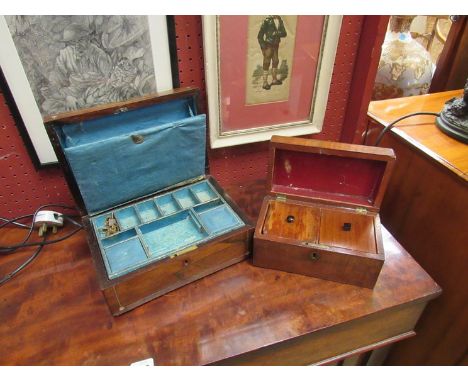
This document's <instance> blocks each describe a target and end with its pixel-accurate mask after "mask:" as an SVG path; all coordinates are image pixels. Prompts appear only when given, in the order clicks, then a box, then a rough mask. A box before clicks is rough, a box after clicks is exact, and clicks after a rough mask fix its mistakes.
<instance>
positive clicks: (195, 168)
mask: <svg viewBox="0 0 468 382" xmlns="http://www.w3.org/2000/svg"><path fill="white" fill-rule="evenodd" d="M158 106H159V105H158ZM151 109H152V108H151ZM130 113H131V112H128V113H123V114H130ZM145 115H146V114H145ZM123 116H124V115H122V114H121V115H119V117H123ZM113 117H117V116H110V117H109V119H111V118H113ZM102 119H103V118H101V119H100V120H102ZM160 119H163V118H162V117H161V118H156V119H155V120H153V121H151V122H152V123H149V122H150V121H148V123H147V124H145V126H150V125H151V126H150V127H147V128H146V129H143V130H141V129H140V127H141V126H139V125H138V124H137V123H136V122H135V121H133V120H132V121H130V122H131V123H136V124H135V125H133V126H131V124H122V125H120V127H118V128H116V129H115V130H114V128H115V126H114V125H112V123H109V124H106V125H105V126H103V125H99V126H98V127H96V131H95V132H94V133H92V134H87V135H83V136H81V135H80V133H79V132H77V130H74V131H73V134H72V130H69V128H70V127H72V126H73V125H69V126H64V128H63V133H64V135H65V136H66V137H67V138H65V140H67V139H68V140H69V139H71V138H70V137H72V138H73V139H72V140H73V143H74V144H73V145H72V146H70V145H69V144H67V146H68V147H65V149H64V151H65V155H66V157H67V160H68V162H69V164H70V167H71V169H72V171H73V173H74V176H75V179H76V181H77V183H78V186H79V188H80V191H81V195H82V197H83V200H84V203H85V205H86V208H87V210H88V213H95V212H98V211H102V210H104V209H107V208H110V207H112V206H115V205H118V204H121V203H124V202H126V201H128V200H132V199H135V198H139V197H142V196H144V195H148V194H150V193H154V192H156V191H158V190H161V189H164V188H166V187H169V186H171V185H173V184H177V183H180V182H183V181H185V180H188V179H193V178H195V177H198V176H201V175H203V174H204V173H205V140H206V138H205V130H206V117H205V115H203V114H200V115H198V116H195V117H190V118H185V119H182V120H178V121H175V122H174V121H173V122H171V123H166V124H163V125H160V124H158V123H159V120H160ZM91 122H94V121H91ZM137 126H138V127H137ZM122 129H123V130H122ZM91 130H93V129H90V131H91ZM124 130H125V131H126V133H122V132H123V131H124ZM135 132H137V133H138V134H139V135H142V136H143V137H144V141H143V142H142V143H139V144H136V143H134V142H133V140H132V138H131V135H132V134H135ZM114 133H115V134H116V135H114ZM121 133H122V134H121ZM104 138H105V139H104ZM88 140H89V141H88ZM85 141H88V142H87V143H83V142H85ZM78 142H80V144H78ZM62 144H64V142H62Z"/></svg>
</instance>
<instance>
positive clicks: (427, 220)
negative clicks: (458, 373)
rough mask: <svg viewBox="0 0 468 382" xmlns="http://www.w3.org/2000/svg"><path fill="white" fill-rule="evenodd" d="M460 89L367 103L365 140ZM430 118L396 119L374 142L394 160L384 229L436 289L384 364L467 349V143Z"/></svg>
mask: <svg viewBox="0 0 468 382" xmlns="http://www.w3.org/2000/svg"><path fill="white" fill-rule="evenodd" d="M461 94H462V91H461V90H457V91H450V92H444V93H435V94H428V95H424V96H415V97H407V98H399V99H392V100H385V101H374V102H371V103H370V105H369V111H368V117H369V125H368V135H367V144H373V143H374V142H375V138H376V135H377V132H378V131H380V130H381V129H382V128H383V126H387V125H388V124H389V123H390V122H391V121H393V120H395V119H397V118H398V117H401V116H403V115H406V114H409V113H413V112H418V111H431V112H439V111H440V110H441V109H442V107H443V105H444V103H445V102H446V101H447V100H448V99H450V98H452V97H455V96H460V95H461ZM434 120H435V117H433V116H416V117H411V118H409V119H405V120H403V121H401V122H399V123H398V124H397V125H396V127H395V128H393V129H392V131H391V132H388V133H387V134H386V136H385V138H384V140H383V141H382V143H381V146H383V147H392V148H393V149H394V151H395V154H396V157H397V160H396V164H395V169H394V173H393V176H392V179H391V181H390V184H389V186H388V189H387V193H386V196H385V198H384V201H383V204H382V208H381V219H382V222H383V224H384V225H385V227H386V228H387V229H388V230H389V231H390V232H391V233H392V234H393V235H394V237H395V238H396V239H397V240H398V241H399V242H400V243H401V244H402V245H403V247H405V248H406V249H407V250H408V251H409V252H410V253H411V255H412V256H413V257H414V258H415V259H416V261H418V262H419V263H420V264H421V265H422V267H423V268H424V269H425V270H426V271H427V272H428V273H429V274H430V275H431V276H432V277H433V278H434V279H435V281H436V282H437V283H438V284H439V285H440V286H441V287H442V289H443V294H442V296H441V297H440V298H438V299H437V300H435V301H433V302H431V303H430V304H429V306H428V308H427V309H426V311H425V312H424V314H423V316H422V317H421V320H420V321H419V323H418V325H417V326H416V331H417V332H418V336H416V337H414V338H412V339H409V340H408V341H404V342H401V343H399V344H397V345H395V346H394V347H393V348H392V351H391V352H390V354H389V356H388V358H387V360H386V364H388V365H457V364H464V363H466V354H467V349H468V337H467V335H466V332H467V330H468V310H467V309H468V305H467V301H468V287H467V280H468V230H467V223H468V187H467V186H468V182H467V180H468V145H466V144H463V143H461V142H458V141H456V140H455V139H453V138H451V137H449V136H447V135H445V134H444V133H442V132H441V131H440V130H439V129H438V128H437V127H436V126H435V124H434Z"/></svg>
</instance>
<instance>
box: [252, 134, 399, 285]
mask: <svg viewBox="0 0 468 382" xmlns="http://www.w3.org/2000/svg"><path fill="white" fill-rule="evenodd" d="M394 161H395V155H394V153H393V151H392V150H391V149H384V148H378V147H368V146H359V145H351V144H345V143H333V142H322V141H317V140H311V139H303V138H287V137H276V136H274V137H273V138H272V140H271V143H270V164H269V190H270V191H269V195H268V196H267V197H266V198H265V199H264V201H263V205H262V209H261V211H260V217H259V219H258V223H257V227H256V230H255V235H254V251H253V254H254V255H253V264H254V265H257V266H259V267H264V268H272V269H279V270H283V271H287V272H293V273H299V274H303V275H307V276H313V277H318V278H321V279H326V280H332V281H337V282H341V283H346V284H353V285H357V286H361V287H366V288H373V287H374V285H375V283H376V281H377V277H378V276H379V272H380V270H381V268H382V265H383V263H384V259H385V256H384V249H383V245H382V235H381V227H380V219H379V207H380V204H381V202H382V198H383V196H384V192H385V188H386V187H387V184H388V181H389V178H390V173H391V170H392V167H393V164H394Z"/></svg>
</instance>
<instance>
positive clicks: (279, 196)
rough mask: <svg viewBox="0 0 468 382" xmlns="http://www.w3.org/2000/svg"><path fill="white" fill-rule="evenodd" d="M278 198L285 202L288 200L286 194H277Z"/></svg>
mask: <svg viewBox="0 0 468 382" xmlns="http://www.w3.org/2000/svg"><path fill="white" fill-rule="evenodd" d="M276 200H278V201H280V202H285V201H286V195H276Z"/></svg>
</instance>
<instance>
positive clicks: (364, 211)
mask: <svg viewBox="0 0 468 382" xmlns="http://www.w3.org/2000/svg"><path fill="white" fill-rule="evenodd" d="M355 211H356V213H358V214H361V215H366V214H367V210H366V209H365V208H362V207H358V208H356V210H355Z"/></svg>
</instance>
